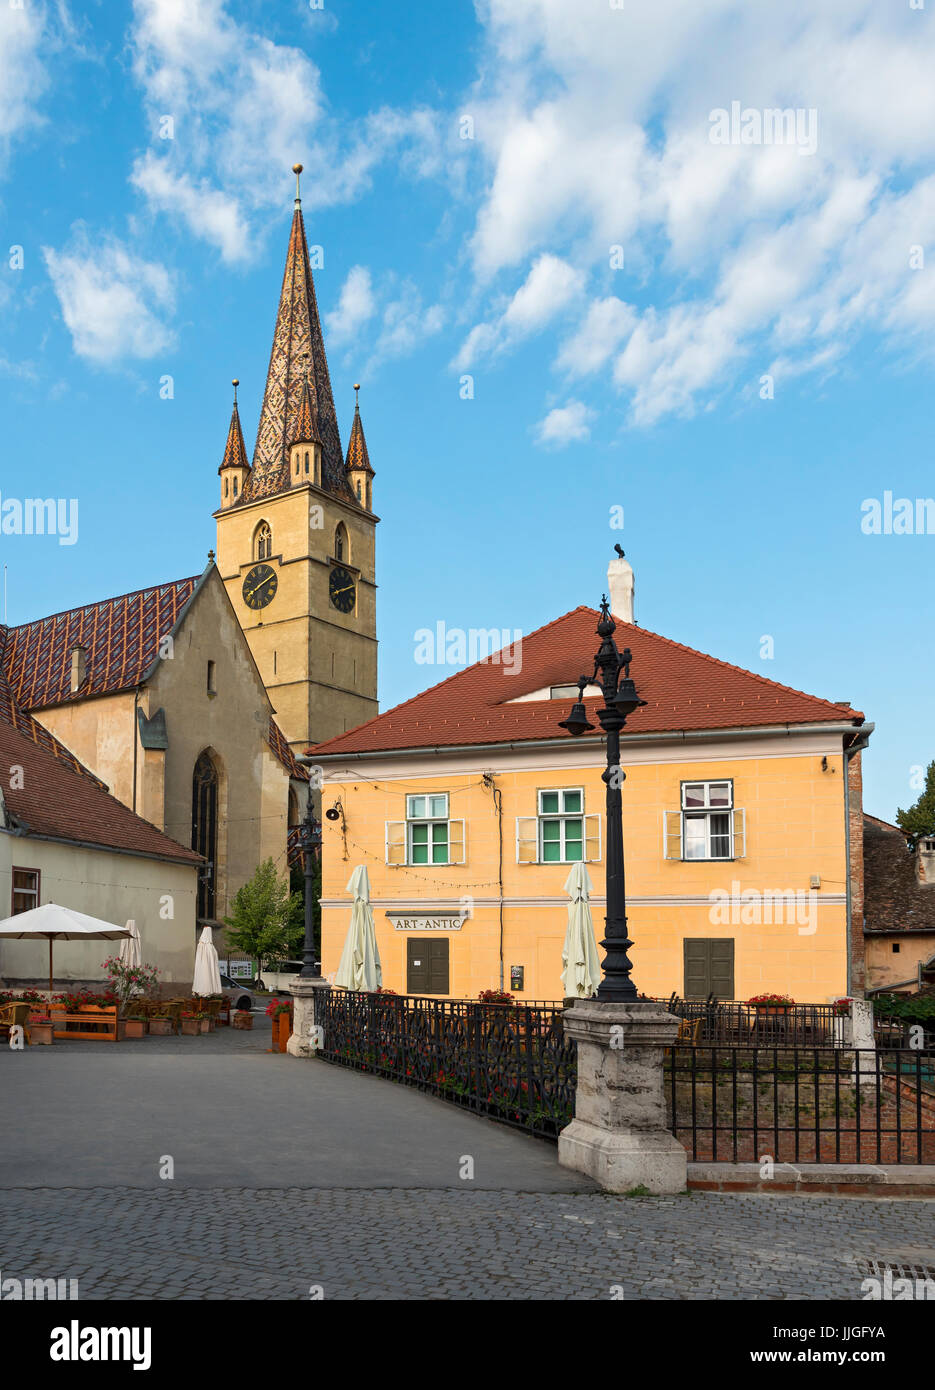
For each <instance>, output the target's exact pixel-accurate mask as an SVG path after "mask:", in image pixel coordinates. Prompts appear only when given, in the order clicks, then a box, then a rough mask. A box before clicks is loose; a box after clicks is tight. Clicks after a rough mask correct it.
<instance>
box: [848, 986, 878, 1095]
mask: <svg viewBox="0 0 935 1390" xmlns="http://www.w3.org/2000/svg"><path fill="white" fill-rule="evenodd" d="M845 1023H846V1025H847V1026H846V1028H845V1030H844V1036H845V1040H846V1043H847V1046H848V1047H853V1048H859V1049H862V1050H861V1051H855V1053H854V1071H855V1073H858V1074H859V1079H860V1080H861V1081H862V1082H864V1084H866V1083H867V1082H870V1081H876V1075H877V1056H876V1045H877V1042H876V1038H875V1037H874V1033H873V1004H872V1003H871V1001H870V1000H869V999H852V1000H851V1010H850V1017H849V1018H847V1019H846V1020H845Z"/></svg>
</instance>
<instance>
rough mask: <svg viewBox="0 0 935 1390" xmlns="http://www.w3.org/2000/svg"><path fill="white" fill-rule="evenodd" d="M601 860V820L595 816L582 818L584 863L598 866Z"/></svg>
mask: <svg viewBox="0 0 935 1390" xmlns="http://www.w3.org/2000/svg"><path fill="white" fill-rule="evenodd" d="M600 859H601V818H600V816H599V815H597V814H592V815H590V816H585V818H584V861H585V863H586V864H599V863H600Z"/></svg>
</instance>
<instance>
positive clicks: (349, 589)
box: [331, 584, 354, 598]
mask: <svg viewBox="0 0 935 1390" xmlns="http://www.w3.org/2000/svg"><path fill="white" fill-rule="evenodd" d="M331 592H332V593H333V594H334V596H335V598H337V596H338V594H352V593H353V592H354V586H353V584H345V586H344V588H343V589H332V591H331Z"/></svg>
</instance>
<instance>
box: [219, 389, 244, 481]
mask: <svg viewBox="0 0 935 1390" xmlns="http://www.w3.org/2000/svg"><path fill="white" fill-rule="evenodd" d="M222 468H246V469H247V470H248V471H249V469H250V463H249V460H248V458H247V450H246V447H245V445H244V442H243V430H242V429H241V428H240V411H239V410H238V409H237V402H236V401H234V408H233V410H232V411H231V422H230V429H229V430H228V431H227V443H226V445H225V446H224V457H223V458H222V459H221V462H220V464H219V466H218V472H219V473H220V471H221V469H222Z"/></svg>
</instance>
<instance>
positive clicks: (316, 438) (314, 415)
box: [289, 375, 321, 444]
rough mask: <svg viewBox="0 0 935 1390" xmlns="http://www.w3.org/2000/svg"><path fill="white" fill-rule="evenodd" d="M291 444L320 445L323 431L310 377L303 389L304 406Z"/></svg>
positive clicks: (300, 410)
mask: <svg viewBox="0 0 935 1390" xmlns="http://www.w3.org/2000/svg"><path fill="white" fill-rule="evenodd" d="M289 443H290V444H320V443H321V430H320V428H319V424H318V411H317V410H316V409H315V402H314V401H313V400H312V394H311V387H310V385H309V380H308V376H307V375H306V377H305V384H304V386H303V387H302V404H301V406H300V407H299V418H298V421H297V422H296V427H295V434H294V436H293V437H292V439H290V440H289Z"/></svg>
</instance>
